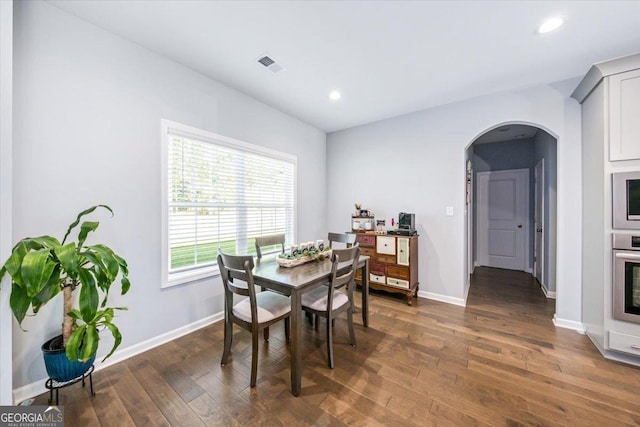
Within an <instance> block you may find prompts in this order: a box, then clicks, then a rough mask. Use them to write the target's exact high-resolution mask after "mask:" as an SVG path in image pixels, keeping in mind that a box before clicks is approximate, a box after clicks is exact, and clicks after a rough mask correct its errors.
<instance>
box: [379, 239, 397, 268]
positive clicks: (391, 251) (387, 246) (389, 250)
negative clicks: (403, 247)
mask: <svg viewBox="0 0 640 427" xmlns="http://www.w3.org/2000/svg"><path fill="white" fill-rule="evenodd" d="M376 252H378V253H379V254H385V255H395V254H396V238H395V237H389V236H378V239H377V243H376ZM392 262H395V257H394V259H393V261H392Z"/></svg>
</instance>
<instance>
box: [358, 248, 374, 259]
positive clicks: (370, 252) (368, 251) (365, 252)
mask: <svg viewBox="0 0 640 427" xmlns="http://www.w3.org/2000/svg"><path fill="white" fill-rule="evenodd" d="M375 254H376V250H375V249H373V248H363V247H361V248H360V255H367V256H370V257H373V256H374V255H375Z"/></svg>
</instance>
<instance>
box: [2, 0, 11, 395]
mask: <svg viewBox="0 0 640 427" xmlns="http://www.w3.org/2000/svg"><path fill="white" fill-rule="evenodd" d="M12 73H13V2H12V1H0V263H4V261H5V260H6V259H7V258H8V257H9V254H10V253H11V167H12V161H11V159H12V154H11V148H12V147H11V139H12V129H13V127H12V123H11V122H12V114H13V95H12V90H13V83H12V79H13V76H12ZM3 287H4V290H2V289H0V290H1V291H0V405H11V404H13V401H12V400H13V399H12V397H11V391H12V370H11V365H12V361H11V343H12V339H11V329H12V328H11V309H10V308H9V292H8V291H9V289H11V288H10V287H11V282H10V280H8V277H7V278H5V280H3Z"/></svg>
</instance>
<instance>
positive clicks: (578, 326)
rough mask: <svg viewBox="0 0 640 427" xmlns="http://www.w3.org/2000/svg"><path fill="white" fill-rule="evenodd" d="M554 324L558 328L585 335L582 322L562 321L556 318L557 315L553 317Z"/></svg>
mask: <svg viewBox="0 0 640 427" xmlns="http://www.w3.org/2000/svg"><path fill="white" fill-rule="evenodd" d="M553 324H554V325H555V326H556V327H558V328H565V329H573V330H574V331H576V332H577V333H579V334H582V335H584V333H585V328H584V325H583V324H582V323H581V322H576V321H575V320H567V319H560V318H558V317H556V315H555V314H554V315H553Z"/></svg>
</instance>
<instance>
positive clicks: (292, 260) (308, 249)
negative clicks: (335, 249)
mask: <svg viewBox="0 0 640 427" xmlns="http://www.w3.org/2000/svg"><path fill="white" fill-rule="evenodd" d="M331 252H332V251H331V248H325V247H324V241H322V240H318V241H317V242H316V243H315V244H314V242H307V243H301V244H300V245H291V248H290V249H289V250H288V251H286V252H284V253H281V254H279V255H278V256H277V257H276V262H277V263H278V265H279V266H281V267H295V266H297V265H301V264H304V263H307V262H310V261H322V260H323V259H326V258H330V257H331Z"/></svg>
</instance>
